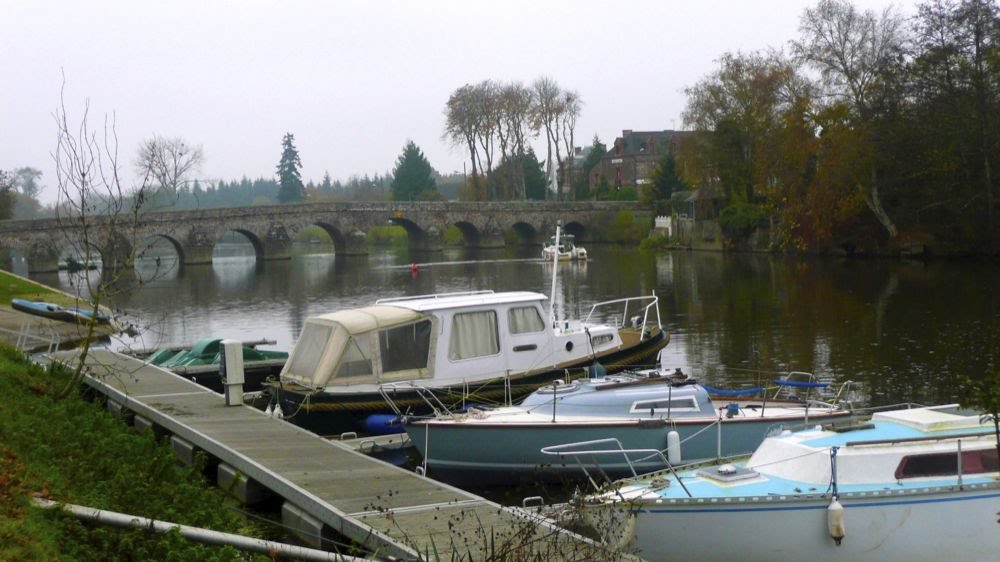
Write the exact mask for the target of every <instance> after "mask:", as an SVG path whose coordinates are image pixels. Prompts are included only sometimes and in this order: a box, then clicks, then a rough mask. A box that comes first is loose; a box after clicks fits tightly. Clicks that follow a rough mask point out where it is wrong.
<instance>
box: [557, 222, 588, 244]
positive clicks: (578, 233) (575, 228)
mask: <svg viewBox="0 0 1000 562" xmlns="http://www.w3.org/2000/svg"><path fill="white" fill-rule="evenodd" d="M563 232H565V233H566V234H572V235H573V236H575V237H576V239H577V240H581V239H583V238H584V237H585V236H586V235H587V227H585V226H583V225H582V224H580V223H578V222H576V221H570V222H567V223H566V224H565V225H563Z"/></svg>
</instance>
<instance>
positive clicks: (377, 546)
mask: <svg viewBox="0 0 1000 562" xmlns="http://www.w3.org/2000/svg"><path fill="white" fill-rule="evenodd" d="M60 357H61V360H63V361H67V360H70V359H72V358H73V357H74V352H64V353H62V354H60ZM87 363H88V367H89V371H90V375H91V378H89V379H88V384H90V385H91V386H92V387H94V388H96V389H98V390H100V391H102V392H104V393H105V394H107V395H108V397H109V399H111V400H115V401H118V402H120V403H124V404H125V405H126V406H127V407H128V408H129V409H130V410H133V411H135V412H136V413H137V414H138V415H141V416H144V417H147V418H148V419H151V420H152V421H154V422H155V423H157V424H158V425H160V426H162V427H164V428H165V429H167V430H168V431H171V432H173V433H175V434H177V435H178V436H179V437H182V438H184V439H187V440H189V441H191V442H192V443H193V444H194V445H195V446H196V447H198V448H201V449H204V450H206V451H208V452H209V453H210V454H212V455H214V456H216V457H218V458H219V459H220V460H222V461H224V462H226V463H227V464H230V465H232V466H234V467H235V468H236V469H237V470H239V471H240V472H242V473H243V474H246V475H247V476H249V477H250V478H253V479H254V480H257V481H258V482H260V483H261V484H263V485H264V486H266V487H268V488H270V489H271V490H273V491H275V492H277V493H279V494H280V495H282V496H284V497H285V498H286V499H287V500H288V501H291V502H292V503H293V504H295V505H297V506H298V507H299V508H301V509H303V510H305V511H306V512H308V513H309V514H310V515H312V516H313V517H316V518H317V519H319V520H321V521H323V522H325V523H326V524H327V525H329V526H330V527H331V528H333V529H335V530H337V531H340V532H341V533H343V534H345V535H347V536H349V537H351V538H353V539H354V540H357V541H358V542H360V543H362V544H365V545H366V546H367V547H368V548H370V549H372V550H375V551H378V552H381V553H384V554H389V555H393V556H400V557H412V556H414V555H416V554H418V553H422V554H426V553H428V552H430V553H433V552H437V553H438V554H440V555H444V554H445V553H448V556H445V557H444V559H448V558H450V553H452V552H455V553H458V554H460V555H468V554H473V558H474V559H475V558H478V556H476V555H477V554H483V553H485V552H487V550H488V549H490V548H494V547H491V546H490V545H491V544H493V543H494V541H497V540H505V539H506V540H509V541H515V542H516V541H528V540H533V541H535V542H534V543H533V545H532V546H531V548H530V549H529V550H536V549H544V551H545V552H546V554H547V555H553V556H555V558H554V559H559V558H561V559H566V560H569V559H588V558H590V557H591V555H593V554H594V552H593V551H592V550H590V549H592V548H593V544H592V543H590V542H589V541H586V540H585V539H582V538H581V537H578V536H576V535H573V534H570V533H568V532H565V531H563V530H560V529H557V528H556V527H554V526H553V525H552V524H551V522H549V521H548V520H542V519H539V518H537V517H535V516H530V515H529V514H527V512H524V511H522V510H517V509H511V508H504V507H501V506H499V505H498V504H495V503H492V502H489V501H487V500H485V499H483V498H479V497H478V496H475V495H473V494H470V493H468V492H465V491H463V490H459V489H457V488H453V487H450V486H447V485H445V484H442V483H439V482H436V481H434V480H431V479H428V478H424V477H422V476H419V475H416V474H414V473H412V472H409V471H405V470H403V469H400V468H398V467H395V466H392V465H390V464H388V463H385V462H382V461H380V460H377V459H374V458H371V457H368V456H365V455H363V454H361V453H359V452H357V451H356V449H357V446H356V445H351V444H343V443H336V442H333V443H331V442H329V441H327V440H325V439H323V438H321V437H319V436H317V435H315V434H313V433H310V432H307V431H305V430H303V429H301V428H298V427H296V426H294V425H291V424H289V423H285V422H283V421H281V420H276V419H273V418H269V417H267V416H265V415H264V414H263V413H262V412H260V411H258V410H255V409H253V408H250V407H248V406H242V407H227V406H225V404H224V400H223V397H222V396H221V395H220V394H217V393H215V392H212V391H210V390H208V389H206V388H204V387H201V386H200V385H197V384H196V383H192V382H191V381H188V380H186V379H184V378H183V377H179V376H177V375H175V374H173V373H170V372H169V371H166V370H164V369H160V368H158V367H153V366H151V365H146V364H144V363H142V362H141V361H139V360H136V359H134V358H131V357H127V356H124V355H121V354H117V353H114V352H111V351H107V350H100V349H94V350H91V351H90V354H89V356H88V362H87ZM566 545H571V547H572V548H570V549H569V550H566V548H567V547H566ZM580 549H584V550H582V551H581V550H580ZM580 552H587V553H589V554H587V555H580V554H579V553H580Z"/></svg>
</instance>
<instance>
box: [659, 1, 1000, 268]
mask: <svg viewBox="0 0 1000 562" xmlns="http://www.w3.org/2000/svg"><path fill="white" fill-rule="evenodd" d="M998 15H1000V12H998V9H997V3H996V1H995V0H929V1H927V2H924V3H923V4H920V5H919V6H918V10H917V14H916V15H915V16H914V17H912V18H910V19H905V18H903V17H902V16H900V15H899V14H898V13H897V12H896V11H894V10H893V9H892V8H888V9H886V10H884V11H881V12H877V13H876V12H874V11H871V10H866V11H862V10H859V9H858V8H856V7H855V6H854V5H852V4H851V3H850V2H848V1H847V0H821V1H820V2H818V3H817V4H816V5H815V6H813V7H810V8H808V9H806V10H805V11H804V13H803V14H802V16H801V19H800V26H799V36H798V38H796V39H795V40H793V41H791V42H790V45H789V52H788V53H787V54H786V53H785V52H783V51H781V50H774V49H771V50H766V51H758V52H751V53H726V54H724V55H723V56H722V57H721V58H720V59H719V60H718V67H717V69H716V70H715V71H714V72H712V73H711V74H709V75H708V76H706V77H705V78H703V79H702V80H701V81H699V82H698V83H697V84H695V85H694V86H691V87H689V88H687V89H686V90H685V91H686V94H687V97H688V100H687V105H686V108H685V111H684V114H683V118H684V123H685V125H686V126H688V127H689V128H691V129H693V130H694V131H695V132H696V135H695V137H694V140H693V141H692V142H689V143H687V144H686V145H685V146H684V147H683V150H682V151H681V152H682V154H679V155H678V157H679V158H680V159H681V160H682V161H683V162H684V166H682V167H681V168H682V169H683V170H685V171H686V177H685V179H687V180H688V181H689V182H690V183H692V184H695V185H699V186H706V187H709V188H712V187H713V186H714V189H715V190H716V191H718V192H719V196H720V197H721V200H722V204H723V205H724V206H723V208H722V212H721V215H720V222H721V223H722V226H723V228H724V230H726V232H727V235H728V236H729V237H730V238H731V239H732V240H734V241H739V240H740V239H743V238H745V237H746V236H747V235H748V234H749V233H750V232H752V231H754V230H755V229H757V228H758V227H762V226H765V225H766V226H769V227H770V233H771V237H772V241H773V243H774V244H775V245H776V247H778V248H780V249H788V250H808V251H824V250H828V249H831V248H838V247H839V248H845V249H851V248H867V249H877V248H879V247H884V246H885V245H886V244H889V245H894V244H895V245H901V244H908V243H925V242H927V241H930V240H933V241H935V242H937V243H938V244H939V245H942V246H944V247H945V249H948V250H950V251H958V252H961V251H969V250H975V251H983V249H988V248H992V250H991V251H992V252H995V251H996V248H997V247H998V242H1000V235H998V219H1000V217H997V209H996V199H997V183H998V179H997V172H996V169H997V166H998V164H1000V95H998V94H1000V17H998Z"/></svg>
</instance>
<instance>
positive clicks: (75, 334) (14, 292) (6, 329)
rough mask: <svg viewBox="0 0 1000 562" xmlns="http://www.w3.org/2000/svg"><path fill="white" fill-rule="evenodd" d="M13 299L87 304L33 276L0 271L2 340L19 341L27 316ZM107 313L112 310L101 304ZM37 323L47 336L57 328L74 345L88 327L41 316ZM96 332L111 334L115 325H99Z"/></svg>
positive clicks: (62, 338)
mask: <svg viewBox="0 0 1000 562" xmlns="http://www.w3.org/2000/svg"><path fill="white" fill-rule="evenodd" d="M11 299H25V300H29V301H44V302H50V303H54V304H58V305H60V306H66V307H76V306H81V307H85V306H86V305H87V303H86V302H84V301H83V300H81V299H80V298H79V297H77V296H76V295H72V294H69V293H66V292H63V291H59V290H56V289H53V288H51V287H48V286H46V285H42V284H41V283H36V282H35V281H32V280H30V279H27V278H24V277H21V276H20V275H15V274H13V273H10V272H7V271H0V343H5V344H9V345H14V344H15V343H16V342H17V335H16V332H17V331H18V330H20V329H21V326H22V324H24V321H25V319H26V318H28V317H27V316H26V315H25V314H22V313H19V312H16V311H15V310H14V309H13V308H11V306H10V302H11ZM101 310H102V311H103V312H104V313H105V314H110V313H111V311H110V310H108V309H107V308H106V307H101ZM35 324H36V326H37V327H38V328H39V329H40V330H41V331H42V332H44V334H45V335H46V336H47V335H49V333H50V332H51V331H55V333H56V335H57V336H58V338H59V341H60V342H61V344H60V345H61V346H63V347H66V346H72V345H73V343H74V342H76V341H79V340H80V339H82V338H83V337H85V335H86V327H85V326H83V325H81V324H76V323H72V322H57V321H48V320H45V319H43V318H38V319H37V321H36V322H35ZM95 331H96V336H97V338H98V339H103V338H107V337H108V336H110V335H111V334H112V333H113V332H114V329H113V328H112V327H111V326H103V325H102V326H96V327H95Z"/></svg>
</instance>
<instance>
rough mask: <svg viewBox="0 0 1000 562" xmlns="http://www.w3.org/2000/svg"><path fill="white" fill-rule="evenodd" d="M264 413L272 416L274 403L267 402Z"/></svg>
mask: <svg viewBox="0 0 1000 562" xmlns="http://www.w3.org/2000/svg"><path fill="white" fill-rule="evenodd" d="M264 415H265V416H267V417H269V418H271V417H274V405H273V404H271V403H270V402H268V404H267V408H264Z"/></svg>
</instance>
